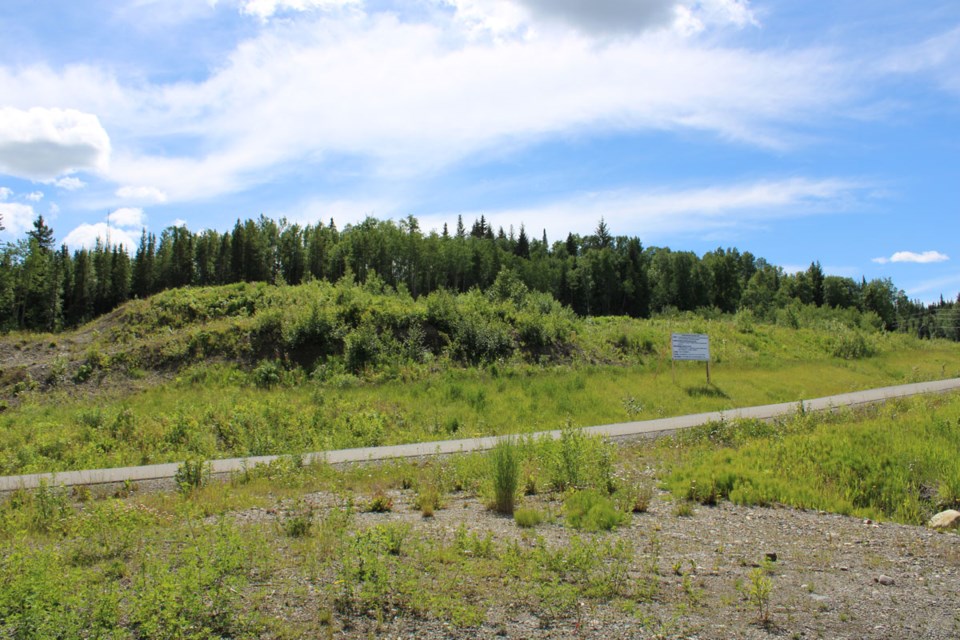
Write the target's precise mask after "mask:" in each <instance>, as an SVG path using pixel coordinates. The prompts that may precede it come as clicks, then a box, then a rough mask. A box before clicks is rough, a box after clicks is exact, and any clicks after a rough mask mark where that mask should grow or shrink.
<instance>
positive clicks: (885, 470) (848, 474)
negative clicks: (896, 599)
mask: <svg viewBox="0 0 960 640" xmlns="http://www.w3.org/2000/svg"><path fill="white" fill-rule="evenodd" d="M892 424H896V428H895V429H894V428H891V425H892ZM721 426H722V428H720V427H721ZM721 426H717V425H714V426H713V427H712V428H711V429H710V430H706V429H703V430H701V431H700V433H699V435H698V434H690V436H689V439H686V438H685V437H681V438H680V439H679V440H678V441H679V442H680V443H681V447H682V451H684V452H686V453H685V456H684V459H683V461H682V462H681V463H680V464H678V465H677V466H676V467H674V469H673V471H672V472H671V474H670V477H669V480H668V482H669V484H670V487H671V489H672V491H673V493H674V495H676V496H678V497H680V498H684V499H690V500H695V501H698V502H701V503H703V504H715V503H716V502H717V501H719V500H723V499H729V500H731V501H733V502H737V503H745V504H759V505H764V504H771V503H783V504H789V505H793V506H797V507H800V508H808V509H823V510H828V511H832V512H836V513H844V514H854V515H859V516H862V517H869V518H877V519H885V518H886V519H893V520H897V521H900V522H906V523H910V524H921V523H922V522H924V521H925V520H926V519H927V518H928V517H929V516H930V514H931V513H933V512H934V511H935V510H939V509H940V508H941V507H943V506H944V505H948V504H952V503H953V500H954V499H955V498H954V497H953V496H954V495H955V494H954V491H955V485H956V484H957V481H956V478H957V477H958V475H960V472H958V468H960V467H958V464H957V462H956V460H954V459H952V458H950V456H949V455H947V453H946V452H947V451H951V450H954V449H955V446H956V442H958V441H960V400H958V399H957V398H955V397H949V398H927V399H915V400H911V401H908V402H897V403H894V404H892V405H887V406H885V407H878V408H873V409H869V410H866V411H865V412H864V413H863V414H861V415H851V414H850V413H839V414H828V413H824V414H805V415H798V416H796V417H795V418H792V419H789V420H782V421H778V422H774V423H771V424H762V423H760V424H758V423H754V422H745V423H727V424H726V425H721ZM739 429H743V431H742V432H739V433H738V430H739ZM951 487H953V488H951Z"/></svg>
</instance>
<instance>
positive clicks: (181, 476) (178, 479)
mask: <svg viewBox="0 0 960 640" xmlns="http://www.w3.org/2000/svg"><path fill="white" fill-rule="evenodd" d="M173 479H174V482H175V483H176V485H177V488H178V489H179V490H180V491H181V493H192V492H194V491H196V490H197V489H199V488H201V487H202V486H204V485H205V484H206V483H207V482H208V481H209V479H210V463H209V462H207V461H206V460H204V459H203V458H188V459H187V460H184V461H183V462H182V463H180V466H179V467H177V473H176V475H175V476H174V478H173Z"/></svg>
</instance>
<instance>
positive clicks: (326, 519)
mask: <svg viewBox="0 0 960 640" xmlns="http://www.w3.org/2000/svg"><path fill="white" fill-rule="evenodd" d="M958 444H960V395H957V394H952V395H944V396H935V397H927V398H917V399H912V400H905V401H896V402H889V403H887V404H886V405H882V406H876V407H871V408H867V409H862V410H858V411H856V412H853V411H839V412H836V413H822V414H806V415H800V416H796V417H794V418H790V419H785V420H782V421H779V422H773V423H769V424H767V423H758V422H744V423H723V424H713V425H707V426H704V427H701V428H697V429H693V430H691V431H689V432H685V433H684V434H682V435H680V436H677V437H674V438H665V439H662V440H660V441H658V442H656V443H650V442H643V443H634V444H632V445H630V446H618V447H614V446H613V445H611V444H609V443H605V442H604V441H602V440H600V439H597V438H593V437H587V436H585V435H584V434H583V433H581V432H578V431H575V430H568V431H567V432H566V434H565V439H561V440H558V441H546V440H536V439H529V438H519V439H518V440H517V441H516V442H515V444H514V445H513V447H514V450H513V453H514V455H515V463H516V466H517V467H518V468H521V469H524V470H525V471H526V473H528V474H530V475H532V476H534V478H535V482H536V484H537V485H538V486H540V487H543V488H544V489H545V490H546V491H547V495H541V496H538V497H537V498H536V500H538V501H542V502H543V503H545V504H547V505H549V504H550V503H551V502H556V501H558V500H560V499H561V498H563V497H565V498H566V505H565V515H566V516H567V518H566V519H565V520H561V521H557V520H555V519H553V518H552V517H550V518H546V520H547V523H542V522H541V523H540V526H541V527H542V528H543V529H546V528H550V529H552V530H551V531H550V533H549V534H547V533H546V532H544V537H541V536H539V535H537V533H538V530H537V529H530V528H526V527H527V526H533V527H535V526H537V524H538V521H539V520H541V515H542V512H541V511H540V510H539V509H538V508H536V507H532V506H531V507H527V508H525V509H517V510H516V511H515V519H516V521H517V524H518V525H519V526H522V527H524V528H523V529H521V530H520V531H518V537H517V538H514V537H512V536H505V537H503V538H496V537H494V536H493V535H492V534H491V533H490V532H489V531H486V530H484V528H483V519H484V517H493V516H485V515H484V512H483V511H482V510H479V509H478V510H477V511H476V512H475V514H476V515H475V516H474V520H471V521H470V522H469V527H468V526H467V525H461V526H459V527H458V528H457V529H456V530H455V531H453V532H452V533H451V531H450V530H449V529H447V528H445V527H434V526H426V527H423V528H420V529H418V528H416V527H411V526H410V525H409V524H404V523H403V522H402V521H397V520H395V519H394V518H393V516H384V515H380V514H374V513H358V508H360V509H363V508H365V506H366V504H367V503H366V501H358V500H357V499H356V496H370V495H377V492H378V491H381V492H382V491H387V490H391V491H401V492H403V491H405V492H406V496H407V498H406V499H405V500H403V504H406V505H409V504H410V503H411V502H413V499H414V495H415V494H416V493H417V492H423V491H424V488H429V489H430V490H432V491H435V492H436V494H437V495H438V496H447V497H449V496H450V494H451V492H461V493H465V494H466V495H468V496H474V497H475V498H476V497H480V495H481V494H482V492H483V491H484V489H485V488H486V487H489V486H490V484H491V483H492V480H493V476H494V475H495V469H494V468H493V467H492V466H491V460H490V454H488V453H477V454H465V455H459V456H452V457H446V458H437V459H431V460H426V461H396V462H389V463H384V464H379V465H356V466H350V467H345V468H343V469H340V470H337V469H334V468H332V467H330V466H328V465H325V464H315V465H313V464H303V463H302V462H300V461H299V460H298V459H296V458H284V459H281V460H280V461H278V462H276V463H274V464H271V465H267V466H263V467H257V468H254V469H249V470H247V471H245V472H244V473H239V474H237V475H235V476H234V477H233V478H232V479H231V481H229V482H227V483H226V484H221V483H218V482H211V483H209V484H203V483H200V485H199V486H196V487H194V488H193V489H192V490H190V491H186V492H177V491H171V492H166V493H144V494H140V493H138V492H136V491H134V492H132V493H130V494H129V495H127V494H128V493H129V492H122V495H124V496H125V497H123V498H120V499H118V498H114V497H109V496H102V495H100V494H99V492H92V493H91V492H86V493H83V494H79V493H78V494H77V498H78V499H80V501H77V500H74V499H73V498H72V497H71V495H70V494H69V493H68V492H67V491H66V490H63V489H59V488H56V487H42V488H41V489H39V490H37V491H33V492H27V491H20V492H16V493H14V494H12V495H11V496H9V497H7V498H6V499H4V500H3V501H2V502H0V636H3V637H8V636H9V637H64V636H66V637H74V636H76V637H82V636H83V635H84V634H86V635H89V636H91V637H93V636H97V637H117V638H132V637H142V636H149V637H236V638H254V637H298V636H299V637H302V636H317V635H323V634H324V633H325V631H328V630H331V629H332V627H334V626H336V625H339V624H341V623H343V622H346V621H349V622H351V623H354V624H355V623H356V622H357V621H358V620H367V621H370V622H371V624H376V621H377V620H385V619H391V618H394V617H409V618H410V619H413V620H425V619H429V620H440V621H443V622H444V623H446V624H449V625H450V626H451V627H454V628H472V627H476V626H477V625H479V624H481V623H482V622H483V621H484V620H485V618H486V615H487V612H488V611H490V610H491V608H492V607H495V606H496V604H497V603H502V602H510V603H511V606H512V607H517V608H518V609H517V610H529V611H535V612H536V615H537V617H538V618H539V619H541V620H544V621H549V622H550V623H551V624H554V625H559V626H557V628H558V629H563V630H565V631H566V630H569V629H575V628H577V625H578V624H579V621H580V616H581V615H582V612H583V610H584V607H585V608H586V610H589V609H590V608H591V607H594V606H596V605H599V604H606V603H610V602H633V603H642V602H644V601H647V600H649V599H650V598H651V597H653V596H652V594H654V593H656V592H657V590H658V589H659V588H660V587H659V584H660V582H661V581H663V580H664V577H663V576H662V575H661V574H660V573H659V569H658V568H657V562H656V561H653V562H652V563H651V558H659V553H660V552H659V542H657V540H658V538H657V536H656V526H655V522H656V520H655V518H654V516H651V515H643V514H637V515H633V514H629V513H626V512H627V511H631V510H632V509H631V508H630V503H632V502H633V496H634V493H635V492H636V491H639V490H642V489H643V488H644V487H647V486H649V485H647V484H645V483H646V482H647V481H648V480H649V478H648V476H649V473H648V472H649V471H650V470H651V469H652V470H654V471H656V472H657V473H658V474H659V476H660V477H661V479H663V480H664V482H665V484H666V485H667V486H669V487H670V488H671V489H672V491H673V492H674V493H675V499H676V500H677V505H678V510H677V513H678V515H691V514H693V508H692V506H691V503H690V502H688V501H687V498H691V499H696V500H698V501H700V502H706V503H710V502H714V501H719V500H724V499H731V500H734V501H737V502H744V503H750V504H763V503H767V502H778V503H785V504H792V505H796V506H801V507H806V508H816V509H826V510H829V511H837V512H840V513H851V514H855V515H858V516H861V517H873V518H881V519H892V520H897V521H901V522H908V523H916V522H919V521H920V520H922V519H923V518H925V517H926V515H927V514H928V513H930V512H932V511H933V510H934V509H939V508H940V507H942V506H944V505H954V506H955V505H957V504H958V503H960V465H958V463H957V461H956V457H955V456H954V455H953V454H954V453H955V452H956V451H957V448H958ZM605 461H606V462H605ZM642 470H644V475H642V476H641V475H640V474H641V471H642ZM641 477H642V478H643V480H639V479H638V478H641ZM558 480H562V482H559V481H558ZM417 485H419V487H418V486H417ZM561 485H562V486H564V488H563V489H561V488H560V487H561ZM574 487H578V488H576V489H575V488H574ZM611 488H613V489H614V490H615V492H614V493H613V495H612V497H608V496H610V489H611ZM318 492H325V493H326V494H327V496H328V497H329V498H331V499H332V500H331V502H332V503H334V506H325V507H317V506H315V504H314V503H313V502H312V501H313V500H316V499H317V496H318ZM550 492H552V495H551V493H550ZM627 498H629V499H627ZM618 500H625V501H623V502H622V504H620V505H619V506H620V508H619V509H618V508H616V507H615V506H614V505H615V504H616V502H617V501H618ZM680 505H683V506H684V512H683V513H681V512H680V509H679V506H680ZM358 506H359V507H358ZM408 508H409V507H408ZM547 510H548V512H549V511H550V508H549V506H548V507H547ZM237 511H244V512H245V513H244V517H234V514H235V513H236V512H237ZM257 514H261V515H262V516H264V517H266V516H267V515H268V514H273V516H272V518H271V517H267V518H266V521H264V520H261V519H259V518H258V517H256V515H257ZM394 515H398V514H394ZM694 517H695V516H694ZM629 521H632V522H634V523H635V525H634V526H633V527H631V530H630V536H629V538H630V539H631V543H627V542H625V539H626V537H624V536H616V534H609V533H607V532H606V531H607V530H608V529H610V528H612V527H614V526H617V525H619V524H623V523H626V522H629ZM650 523H654V524H653V525H652V526H653V529H652V530H651V529H650ZM560 527H567V528H569V529H573V528H578V529H584V530H588V531H596V532H595V533H584V534H579V533H576V534H573V533H569V532H568V535H566V536H564V538H563V540H565V542H557V541H556V540H557V538H556V536H555V535H554V534H555V533H556V528H560ZM581 535H582V536H583V537H581ZM648 535H649V538H645V536H648ZM634 538H636V542H632V541H633V540H634ZM547 539H550V540H552V541H553V542H547ZM632 544H637V545H640V546H641V547H642V546H645V545H647V544H649V546H650V547H651V548H652V549H653V551H651V554H637V552H636V550H635V549H634V547H633V546H631V545H632ZM648 556H649V557H648ZM678 564H679V562H678ZM675 572H677V573H680V572H679V571H678V570H677V569H675ZM638 575H639V576H640V577H639V578H638V577H637V576H638ZM688 578H689V577H688V576H684V579H685V580H684V583H683V588H684V592H685V593H688V595H689V597H690V598H693V597H694V595H693V594H695V593H696V587H695V585H694V584H693V583H692V582H690V581H689V580H688ZM751 579H755V582H751V587H750V588H751V589H753V590H754V592H755V595H753V594H751V597H752V598H753V600H752V601H753V602H754V605H755V607H756V610H757V612H758V615H759V616H761V617H762V616H764V615H765V613H766V607H767V606H768V599H769V594H770V585H769V584H768V583H766V582H761V581H759V574H758V575H757V576H751ZM453 592H455V593H457V595H458V597H457V598H450V597H449V594H450V593H453ZM564 625H566V626H564Z"/></svg>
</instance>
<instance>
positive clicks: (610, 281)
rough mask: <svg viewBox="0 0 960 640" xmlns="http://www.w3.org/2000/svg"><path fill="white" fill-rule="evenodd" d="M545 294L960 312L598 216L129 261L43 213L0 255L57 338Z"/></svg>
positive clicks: (766, 312)
mask: <svg viewBox="0 0 960 640" xmlns="http://www.w3.org/2000/svg"><path fill="white" fill-rule="evenodd" d="M503 270H508V271H511V272H512V273H514V274H515V275H516V277H518V278H519V279H520V280H521V281H522V282H523V283H524V284H525V285H526V286H527V287H528V288H529V289H531V290H534V291H541V292H546V293H549V294H551V295H552V296H554V297H555V298H556V299H557V300H559V301H560V302H561V303H563V304H565V305H568V306H569V307H570V308H571V309H573V310H574V311H575V312H576V313H578V314H580V315H583V316H591V315H628V316H633V317H649V316H651V315H652V314H659V313H669V312H671V311H697V310H704V309H713V310H716V311H717V312H722V313H733V312H736V311H738V310H742V309H748V310H750V311H751V312H753V313H754V314H755V315H756V316H758V317H759V318H761V319H775V318H776V317H777V314H778V313H779V314H782V313H783V312H784V310H789V309H790V307H791V305H793V306H795V305H797V304H800V305H815V306H818V307H819V306H827V307H833V308H839V309H855V310H858V311H861V312H871V313H873V314H876V324H878V325H879V326H881V327H883V328H885V329H887V330H903V331H910V332H912V333H916V334H917V335H920V336H923V337H932V336H940V337H948V338H952V339H958V338H960V335H958V324H960V316H958V312H960V306H958V304H955V303H953V302H942V303H941V304H939V305H933V306H931V307H929V308H927V307H925V306H924V305H922V304H920V303H918V302H914V301H910V300H908V299H907V297H906V296H905V295H904V293H903V292H902V291H900V290H897V289H896V288H895V287H894V286H893V283H892V282H891V281H890V280H889V279H876V280H871V281H869V282H867V281H866V280H863V279H861V280H860V281H856V280H854V279H851V278H846V277H839V276H830V275H825V274H824V273H823V270H822V269H821V267H820V264H819V263H817V262H814V263H812V264H811V265H810V267H809V268H808V269H807V270H806V271H803V272H800V273H796V274H787V273H784V271H783V269H781V268H780V267H777V266H775V265H772V264H769V263H768V262H767V261H766V260H764V259H763V258H757V257H755V256H754V255H752V254H751V253H749V252H742V253H741V252H740V251H738V250H737V249H722V248H718V249H717V250H715V251H711V252H708V253H706V254H704V255H703V256H702V257H699V256H697V255H696V254H695V253H692V252H689V251H672V250H671V249H669V248H660V247H644V246H643V245H642V244H641V242H640V240H639V239H638V238H635V237H627V236H614V235H612V234H611V233H610V231H609V229H608V228H607V225H606V223H605V222H604V221H603V220H601V221H600V222H599V224H598V225H597V227H596V229H595V230H594V233H592V234H589V235H584V236H581V235H577V234H572V233H571V234H568V235H567V237H566V238H565V239H563V240H560V241H555V242H553V243H550V242H549V241H548V239H547V235H546V232H544V233H543V234H542V236H541V237H540V238H535V237H534V238H531V237H530V236H528V234H527V231H526V229H525V228H524V226H523V225H521V226H520V229H519V231H515V230H514V229H513V228H512V227H511V228H510V229H509V231H505V230H504V229H503V228H499V229H497V230H496V231H494V229H493V227H492V226H491V225H489V224H488V223H487V221H486V219H485V218H484V217H483V216H481V217H480V218H479V219H478V220H475V221H474V222H473V223H472V225H471V226H470V228H467V227H466V226H465V225H464V222H463V220H462V218H458V220H457V224H456V227H455V228H454V229H449V228H448V227H447V226H446V225H444V227H443V229H442V231H431V232H429V233H424V232H423V231H422V230H421V229H420V226H419V224H418V222H417V220H416V218H414V217H413V216H409V217H407V218H405V219H403V220H401V221H399V222H394V221H391V220H377V219H374V218H367V219H366V220H364V221H363V222H361V223H359V224H356V225H348V226H346V227H345V228H344V229H343V230H338V229H337V227H336V225H335V224H334V221H333V220H331V221H330V222H329V223H328V224H323V223H322V222H320V223H317V224H315V225H299V224H293V223H290V222H288V221H287V220H280V221H274V220H272V219H270V218H267V217H265V216H261V217H260V218H259V219H257V220H252V219H250V220H246V221H240V220H238V221H237V223H236V225H235V226H234V228H233V230H232V231H230V232H226V233H221V232H218V231H214V230H204V231H202V232H199V233H192V232H190V231H189V230H188V229H187V228H186V227H182V226H181V227H169V228H167V229H165V230H164V231H163V232H162V233H161V234H160V235H159V237H158V236H156V235H155V234H153V233H147V232H146V231H144V232H143V233H142V235H141V237H140V242H139V245H138V246H137V247H136V250H135V251H134V253H133V256H132V257H131V255H130V253H129V252H128V251H127V248H126V247H123V246H120V245H107V244H103V243H99V242H98V244H97V245H96V246H95V247H94V248H93V249H79V250H76V251H74V252H73V253H70V251H69V250H68V249H67V247H66V246H61V247H60V248H59V249H57V248H56V246H55V242H54V233H53V230H52V229H51V228H50V227H49V226H48V225H47V224H46V222H45V221H44V220H43V217H42V216H40V217H38V218H37V219H36V221H35V222H34V225H33V229H31V230H30V231H29V232H28V233H27V235H26V237H25V238H24V239H22V240H20V241H18V242H16V243H9V244H7V245H6V246H5V247H3V248H2V250H0V328H2V329H4V330H11V329H30V330H44V331H55V330H58V329H61V328H65V327H73V326H77V325H79V324H81V323H83V322H86V321H88V320H90V319H92V318H94V317H96V316H98V315H100V314H103V313H106V312H108V311H110V310H111V309H113V308H115V307H116V306H117V305H119V304H121V303H123V302H125V301H126V300H129V299H131V298H145V297H147V296H150V295H152V294H154V293H157V292H160V291H163V290H166V289H170V288H175V287H182V286H189V285H198V286H209V285H222V284H230V283H235V282H268V283H275V284H280V283H286V284H300V283H302V282H306V281H309V280H311V279H315V280H326V281H330V282H336V281H338V280H340V279H341V278H343V277H345V276H349V277H351V278H354V279H355V280H356V281H358V282H360V283H362V282H364V281H365V280H366V278H368V277H369V276H370V275H372V274H376V276H377V277H378V278H380V279H381V280H382V281H383V282H384V283H386V284H387V285H390V286H391V287H393V288H395V289H405V290H407V291H408V292H409V293H410V294H411V295H413V296H414V297H418V296H421V295H426V294H429V293H431V292H433V291H437V290H439V289H445V290H448V291H452V292H466V291H468V290H470V289H473V288H479V289H482V290H486V289H487V288H489V287H490V286H491V285H492V284H493V283H494V281H495V280H496V278H497V275H498V274H500V272H501V271H503Z"/></svg>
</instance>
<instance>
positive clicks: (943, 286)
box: [906, 273, 960, 303]
mask: <svg viewBox="0 0 960 640" xmlns="http://www.w3.org/2000/svg"><path fill="white" fill-rule="evenodd" d="M958 286H960V273H955V274H952V275H948V276H944V277H942V278H936V279H933V280H926V281H924V282H921V283H919V284H916V285H913V286H911V287H908V288H907V291H906V293H907V295H909V296H924V297H925V298H926V302H928V303H932V302H936V299H937V297H938V295H939V294H943V293H947V292H949V291H950V290H951V289H952V290H954V291H956V290H957V287H958Z"/></svg>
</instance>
